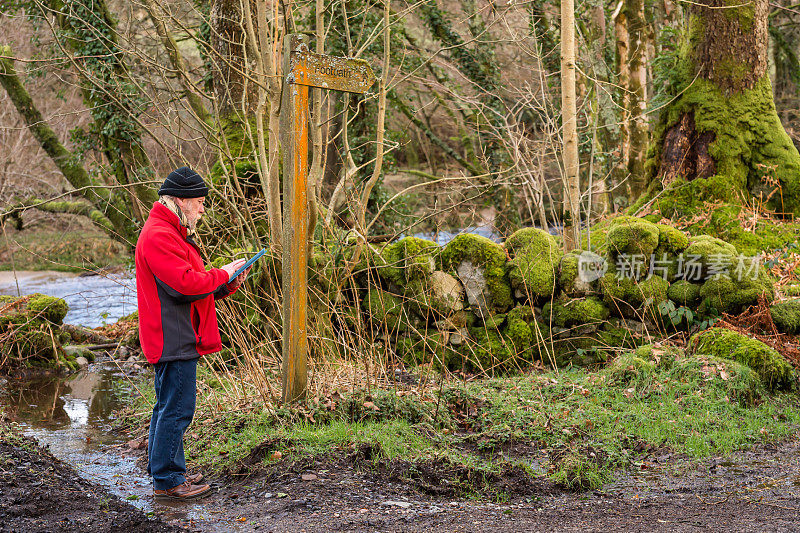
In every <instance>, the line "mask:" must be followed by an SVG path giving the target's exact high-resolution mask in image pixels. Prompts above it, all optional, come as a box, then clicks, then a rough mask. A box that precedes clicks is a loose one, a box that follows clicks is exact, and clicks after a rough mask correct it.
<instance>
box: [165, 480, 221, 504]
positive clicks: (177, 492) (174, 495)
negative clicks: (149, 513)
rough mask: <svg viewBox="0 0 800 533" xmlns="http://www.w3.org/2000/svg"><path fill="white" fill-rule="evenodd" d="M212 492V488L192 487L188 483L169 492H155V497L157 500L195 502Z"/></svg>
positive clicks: (204, 486) (203, 486)
mask: <svg viewBox="0 0 800 533" xmlns="http://www.w3.org/2000/svg"><path fill="white" fill-rule="evenodd" d="M210 490H211V487H210V486H209V485H192V484H191V483H190V482H189V481H186V482H185V483H181V484H180V485H178V486H177V487H172V488H171V489H168V490H154V491H153V495H154V496H155V497H156V498H157V499H161V498H166V499H170V500H193V499H194V498H199V497H200V496H202V495H204V494H206V493H207V492H208V491H210Z"/></svg>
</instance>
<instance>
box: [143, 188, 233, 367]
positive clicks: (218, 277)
mask: <svg viewBox="0 0 800 533" xmlns="http://www.w3.org/2000/svg"><path fill="white" fill-rule="evenodd" d="M231 292H232V291H231V290H230V289H229V287H228V274H227V273H226V272H225V271H224V270H222V269H219V268H212V269H211V270H209V271H206V269H205V266H204V265H203V260H202V259H201V258H200V253H199V251H198V248H197V245H196V244H195V243H194V242H193V241H192V240H191V239H190V238H187V236H186V228H184V227H183V226H181V224H180V222H179V220H178V217H177V215H175V213H173V212H172V211H170V210H169V209H167V208H166V207H165V206H164V205H163V204H161V203H159V202H156V203H155V204H153V209H152V210H151V211H150V216H149V217H148V218H147V222H145V224H144V228H142V232H141V234H140V235H139V240H138V241H137V242H136V297H137V300H138V303H139V339H140V342H141V344H142V350H143V351H144V355H145V357H147V361H148V362H150V363H153V364H155V363H157V362H159V361H175V360H181V359H196V358H198V357H200V356H201V355H204V354H207V353H212V352H218V351H219V350H221V349H222V342H221V340H220V336H219V328H218V327H217V312H216V309H215V308H214V300H216V299H218V298H224V297H225V296H228V295H229V294H231Z"/></svg>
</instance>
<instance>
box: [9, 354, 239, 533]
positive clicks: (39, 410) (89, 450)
mask: <svg viewBox="0 0 800 533" xmlns="http://www.w3.org/2000/svg"><path fill="white" fill-rule="evenodd" d="M133 394H135V389H134V388H133V386H132V384H131V383H130V381H129V380H127V379H126V378H125V376H124V374H123V373H122V372H121V371H120V370H119V369H118V368H117V367H116V365H115V364H113V363H97V364H94V365H92V366H91V367H90V368H89V369H86V370H83V371H81V372H78V373H77V374H73V375H71V376H67V377H53V376H50V377H38V378H34V379H28V380H8V381H6V382H5V384H4V386H3V387H2V390H0V403H2V405H3V407H4V409H5V411H6V413H7V414H8V416H9V417H10V418H11V419H12V420H14V421H15V422H16V423H17V424H18V425H19V426H20V428H21V429H22V432H23V433H24V434H25V435H27V436H29V437H33V438H35V439H36V440H37V441H38V442H39V443H40V444H42V445H44V446H47V447H49V449H50V452H51V453H52V454H53V455H54V456H56V457H57V458H59V459H61V460H62V461H64V462H66V463H69V464H70V465H72V466H73V467H74V468H75V469H76V470H77V471H78V473H79V474H80V475H81V476H82V477H84V478H86V479H89V480H91V481H93V482H95V483H98V484H100V485H103V486H105V487H106V488H107V489H109V491H110V492H112V493H114V494H116V495H117V496H119V497H120V498H121V499H123V500H126V501H128V503H131V504H132V505H135V506H136V507H138V508H140V509H142V510H143V511H145V512H149V511H155V510H157V511H160V512H163V513H164V515H165V518H167V519H174V520H182V521H186V520H194V521H206V520H209V519H210V518H211V514H212V513H211V511H209V510H208V509H207V508H206V507H205V506H204V505H203V504H202V503H200V502H194V503H188V504H187V503H183V502H178V503H174V504H170V503H163V502H155V501H154V500H153V497H152V493H153V487H152V484H151V481H150V478H149V477H148V476H147V474H146V472H145V471H144V470H143V469H142V468H141V467H139V466H137V465H136V458H135V457H133V456H126V455H124V454H122V453H120V452H119V450H118V449H111V448H110V446H112V445H117V444H124V443H125V441H126V438H125V436H124V435H119V434H114V433H112V432H111V431H110V428H111V426H112V423H113V419H112V418H111V417H112V416H113V413H114V411H115V410H117V409H120V408H121V407H123V406H124V405H126V404H127V403H128V402H129V401H130V398H131V397H132V395H133ZM227 530H230V528H227Z"/></svg>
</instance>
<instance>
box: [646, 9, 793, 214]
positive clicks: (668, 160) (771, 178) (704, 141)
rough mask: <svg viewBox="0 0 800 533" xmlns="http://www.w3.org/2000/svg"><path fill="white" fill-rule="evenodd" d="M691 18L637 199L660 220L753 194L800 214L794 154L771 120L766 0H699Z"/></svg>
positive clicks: (767, 204)
mask: <svg viewBox="0 0 800 533" xmlns="http://www.w3.org/2000/svg"><path fill="white" fill-rule="evenodd" d="M689 15H690V17H689V21H690V22H689V24H690V26H689V31H688V39H689V42H688V43H686V46H684V47H683V50H685V52H684V55H683V57H682V58H681V60H682V68H680V69H679V71H680V72H681V73H682V74H681V75H682V79H679V80H676V81H677V83H676V84H675V86H676V89H677V91H676V92H677V95H678V96H677V97H676V98H675V99H674V100H673V101H672V102H671V103H670V105H669V106H668V107H667V108H666V109H665V110H664V112H663V113H662V115H661V117H660V121H659V126H658V128H657V130H656V134H655V136H654V139H655V150H654V154H653V157H652V158H651V159H650V160H649V161H648V170H649V175H650V179H651V180H652V183H651V186H650V190H649V194H648V195H646V196H645V198H644V199H647V198H654V201H653V206H652V207H653V208H655V209H657V210H660V211H661V213H662V214H663V215H664V216H667V217H672V216H685V215H691V214H696V213H697V211H698V209H699V208H702V207H703V204H704V202H706V201H710V200H721V201H723V202H729V203H736V204H738V203H743V200H744V203H747V204H751V203H752V200H751V197H755V201H756V203H758V204H759V205H760V206H761V207H764V208H767V209H771V210H774V211H777V212H781V213H793V214H794V215H796V216H797V215H800V154H798V152H797V149H796V148H795V147H794V145H793V144H792V142H791V140H790V139H789V136H788V135H787V134H786V132H785V130H784V129H783V126H782V125H781V123H780V120H779V119H778V115H777V112H776V110H775V104H774V101H773V93H772V86H771V84H770V79H769V74H768V73H767V0H753V2H751V3H747V4H742V5H736V6H728V5H727V4H726V3H725V2H724V1H723V0H700V1H699V2H698V3H696V4H692V5H691V8H690V10H689ZM664 188H667V189H669V190H667V191H663V192H660V191H662V189H664ZM641 203H643V202H640V204H641Z"/></svg>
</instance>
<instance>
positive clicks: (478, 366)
mask: <svg viewBox="0 0 800 533" xmlns="http://www.w3.org/2000/svg"><path fill="white" fill-rule="evenodd" d="M470 334H471V335H472V339H471V340H470V342H467V343H464V344H463V345H462V346H460V347H459V348H458V354H459V355H460V358H461V359H460V360H459V359H451V362H452V363H455V368H461V367H462V366H463V368H465V369H466V370H468V371H473V372H480V373H483V374H486V375H493V374H497V373H505V372H507V371H509V370H510V369H512V368H515V367H516V366H517V361H516V356H517V353H516V350H517V347H516V346H515V345H514V343H513V342H512V341H511V340H510V339H508V338H506V337H505V336H503V335H502V334H501V333H499V332H498V331H497V330H494V329H489V328H473V329H471V330H470ZM523 351H524V350H523Z"/></svg>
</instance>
